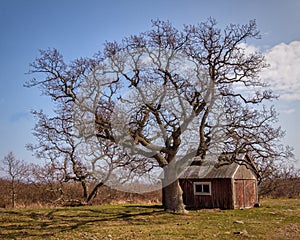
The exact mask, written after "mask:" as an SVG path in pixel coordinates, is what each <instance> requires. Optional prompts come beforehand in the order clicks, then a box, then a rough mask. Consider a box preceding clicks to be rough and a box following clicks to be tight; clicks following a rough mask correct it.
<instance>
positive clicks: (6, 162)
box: [1, 152, 27, 208]
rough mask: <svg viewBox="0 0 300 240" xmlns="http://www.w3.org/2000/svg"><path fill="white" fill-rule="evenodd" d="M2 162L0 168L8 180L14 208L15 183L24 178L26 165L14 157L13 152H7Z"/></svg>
mask: <svg viewBox="0 0 300 240" xmlns="http://www.w3.org/2000/svg"><path fill="white" fill-rule="evenodd" d="M2 163H3V167H2V168H1V170H2V171H4V173H5V174H6V175H7V177H8V178H9V180H10V192H11V205H12V208H14V207H15V206H16V194H17V185H18V183H19V182H20V181H21V180H22V179H25V178H26V174H27V165H26V164H25V162H24V161H21V160H18V159H16V157H15V156H14V154H13V152H10V153H8V154H7V155H6V156H5V157H4V159H3V160H2Z"/></svg>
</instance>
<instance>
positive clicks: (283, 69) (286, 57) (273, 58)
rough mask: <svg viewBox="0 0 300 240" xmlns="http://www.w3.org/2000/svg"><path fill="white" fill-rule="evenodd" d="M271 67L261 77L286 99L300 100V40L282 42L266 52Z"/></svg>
mask: <svg viewBox="0 0 300 240" xmlns="http://www.w3.org/2000/svg"><path fill="white" fill-rule="evenodd" d="M264 55H265V57H266V60H267V63H268V64H270V68H268V69H266V70H264V71H263V72H262V74H261V77H262V78H263V79H264V80H266V81H267V82H269V83H270V84H271V87H272V88H273V90H274V91H275V93H278V94H279V95H280V98H281V99H285V100H300V41H294V42H291V43H290V44H285V43H281V44H278V45H276V46H274V47H273V48H271V49H270V50H268V51H266V52H265V53H264Z"/></svg>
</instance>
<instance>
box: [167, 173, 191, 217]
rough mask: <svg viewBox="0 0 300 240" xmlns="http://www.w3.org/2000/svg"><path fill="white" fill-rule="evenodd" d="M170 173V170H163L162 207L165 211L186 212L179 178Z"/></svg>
mask: <svg viewBox="0 0 300 240" xmlns="http://www.w3.org/2000/svg"><path fill="white" fill-rule="evenodd" d="M171 173H172V171H170V170H166V169H165V171H164V179H163V188H162V196H163V206H164V209H165V211H167V212H176V213H186V210H185V205H184V203H183V198H182V193H183V192H182V189H181V187H180V184H179V180H178V179H177V178H176V176H174V175H173V176H172V174H171ZM173 173H174V172H173Z"/></svg>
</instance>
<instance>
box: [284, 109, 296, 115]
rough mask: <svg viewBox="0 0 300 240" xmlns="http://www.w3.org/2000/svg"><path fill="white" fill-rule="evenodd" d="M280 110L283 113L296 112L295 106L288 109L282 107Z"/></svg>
mask: <svg viewBox="0 0 300 240" xmlns="http://www.w3.org/2000/svg"><path fill="white" fill-rule="evenodd" d="M281 112H282V113H284V114H293V113H295V112H296V109H295V108H289V109H284V110H282V111H281Z"/></svg>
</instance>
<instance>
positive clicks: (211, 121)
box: [27, 19, 291, 212]
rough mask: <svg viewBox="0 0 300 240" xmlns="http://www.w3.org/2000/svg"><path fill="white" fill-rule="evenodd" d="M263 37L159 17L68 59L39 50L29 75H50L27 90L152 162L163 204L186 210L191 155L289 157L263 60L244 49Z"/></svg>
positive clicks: (91, 133)
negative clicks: (185, 178) (184, 186)
mask: <svg viewBox="0 0 300 240" xmlns="http://www.w3.org/2000/svg"><path fill="white" fill-rule="evenodd" d="M259 37H260V35H259V31H258V30H257V26H256V23H255V21H250V22H249V23H248V24H245V25H234V24H231V25H229V26H227V27H226V28H225V29H224V30H223V31H222V30H221V29H219V28H218V27H217V23H216V21H215V20H214V19H208V21H206V22H204V23H201V24H198V25H190V26H185V27H184V29H183V30H178V29H176V28H175V27H173V26H172V24H170V23H169V22H163V21H160V20H157V21H153V28H152V29H151V30H149V31H147V32H143V33H141V34H139V35H137V36H131V37H128V38H124V39H123V41H122V42H120V43H117V42H107V43H106V44H105V48H104V52H103V54H101V53H98V54H97V55H95V57H94V58H90V59H79V60H75V61H74V62H72V63H71V64H69V65H67V64H65V63H64V61H63V58H62V55H60V54H59V53H58V51H57V50H47V51H41V57H40V58H38V59H36V61H35V62H34V63H33V64H32V65H31V67H32V70H31V72H32V73H45V74H46V77H45V78H43V79H33V80H31V81H29V82H28V83H27V86H39V87H40V88H41V90H42V92H43V93H44V94H46V95H49V96H50V97H52V99H53V100H54V101H55V102H58V103H59V104H60V109H66V107H65V106H68V104H70V103H72V106H71V108H72V109H73V110H74V112H75V116H76V117H75V118H73V119H72V124H74V125H73V127H74V129H76V130H75V132H76V134H78V135H80V136H81V137H82V139H84V141H85V143H86V141H89V140H90V139H93V141H94V144H96V141H95V140H96V139H97V140H98V142H100V143H101V142H102V141H104V142H105V143H109V142H110V143H112V144H116V145H118V146H119V147H120V148H122V150H123V151H125V153H126V154H130V156H132V159H140V162H144V161H149V159H153V160H154V161H155V162H156V164H157V165H158V166H159V167H160V168H161V169H162V171H163V173H164V179H163V195H164V207H165V210H167V211H176V212H184V211H185V210H184V204H183V199H182V190H181V188H180V185H179V181H178V177H179V175H180V171H181V170H182V169H183V168H184V166H186V165H187V164H189V163H190V159H191V158H192V157H194V156H200V157H201V158H202V159H204V160H205V158H206V155H207V154H218V155H222V153H228V152H230V153H232V154H231V156H233V157H232V158H230V159H222V160H226V161H228V162H229V163H230V162H232V161H234V160H235V157H234V156H235V155H236V154H238V153H240V152H249V153H250V154H251V155H252V156H253V158H254V160H255V161H256V162H258V163H259V162H260V161H265V159H267V158H269V157H272V159H276V158H277V157H283V156H290V155H291V152H290V150H289V149H287V148H284V147H283V146H282V145H280V144H278V140H279V139H280V138H281V137H282V136H283V135H284V132H283V131H282V130H281V129H280V128H276V127H274V125H273V123H274V121H276V118H277V115H276V112H275V110H274V108H273V107H271V108H267V107H265V106H264V105H263V102H265V101H266V100H270V99H274V98H276V96H274V95H273V94H272V91H270V90H269V89H268V88H267V85H266V83H264V82H262V81H261V79H260V78H259V72H260V71H261V70H262V69H263V68H265V67H267V64H266V63H265V61H264V57H263V56H262V55H261V54H259V53H258V52H254V53H248V52H247V51H246V49H245V42H246V40H248V39H251V38H254V39H258V38H259ZM67 109H70V106H68V107H67ZM73 116H74V115H73ZM38 126H41V124H38ZM43 129H45V128H44V127H43ZM39 135H40V132H37V137H38V136H39ZM95 136H96V138H95ZM64 141H65V140H64ZM55 143H57V140H54V142H53V144H55ZM82 143H84V142H82ZM76 144H77V142H76ZM83 145H84V144H83ZM90 146H92V145H90ZM60 152H61V151H60Z"/></svg>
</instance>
